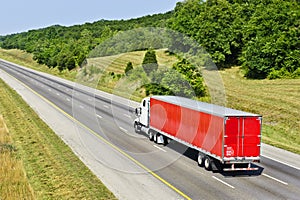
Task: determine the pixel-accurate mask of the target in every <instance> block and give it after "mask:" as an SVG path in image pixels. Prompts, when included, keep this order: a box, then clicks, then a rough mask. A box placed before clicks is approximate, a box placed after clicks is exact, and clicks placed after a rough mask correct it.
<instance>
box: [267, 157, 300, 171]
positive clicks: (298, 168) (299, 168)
mask: <svg viewBox="0 0 300 200" xmlns="http://www.w3.org/2000/svg"><path fill="white" fill-rule="evenodd" d="M262 156H263V157H265V158H268V159H270V160H274V161H275V162H279V163H281V164H284V165H286V166H289V167H292V168H295V169H297V170H300V167H296V166H294V165H291V164H288V163H285V162H282V161H280V160H277V159H275V158H271V157H269V156H265V155H262Z"/></svg>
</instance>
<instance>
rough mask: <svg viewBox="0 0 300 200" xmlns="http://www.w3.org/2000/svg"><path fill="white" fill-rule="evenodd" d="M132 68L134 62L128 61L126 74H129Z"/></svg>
mask: <svg viewBox="0 0 300 200" xmlns="http://www.w3.org/2000/svg"><path fill="white" fill-rule="evenodd" d="M131 70H133V65H132V62H128V63H127V66H126V68H125V74H126V75H129V74H130V71H131Z"/></svg>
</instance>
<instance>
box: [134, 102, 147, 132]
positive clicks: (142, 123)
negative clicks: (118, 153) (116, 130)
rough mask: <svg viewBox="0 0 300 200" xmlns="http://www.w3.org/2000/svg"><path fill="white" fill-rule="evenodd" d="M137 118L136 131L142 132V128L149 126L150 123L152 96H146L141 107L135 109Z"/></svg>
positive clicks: (135, 122) (135, 121)
mask: <svg viewBox="0 0 300 200" xmlns="http://www.w3.org/2000/svg"><path fill="white" fill-rule="evenodd" d="M135 114H136V116H137V118H136V119H135V120H134V128H135V131H136V132H140V131H141V129H142V128H143V127H144V128H149V124H150V97H147V98H144V99H143V100H142V102H141V104H140V107H138V108H136V109H135Z"/></svg>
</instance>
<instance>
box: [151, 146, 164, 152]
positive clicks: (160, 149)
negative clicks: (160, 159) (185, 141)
mask: <svg viewBox="0 0 300 200" xmlns="http://www.w3.org/2000/svg"><path fill="white" fill-rule="evenodd" d="M153 146H154V147H155V148H157V149H159V150H161V151H163V152H167V151H166V150H164V149H163V148H160V147H159V146H157V145H155V144H154V145H153Z"/></svg>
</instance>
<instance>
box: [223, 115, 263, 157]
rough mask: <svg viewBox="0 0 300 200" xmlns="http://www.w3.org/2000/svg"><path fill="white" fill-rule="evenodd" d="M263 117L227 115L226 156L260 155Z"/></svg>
mask: <svg viewBox="0 0 300 200" xmlns="http://www.w3.org/2000/svg"><path fill="white" fill-rule="evenodd" d="M260 138H261V117H227V118H226V122H225V136H224V157H227V158H228V157H259V155H260Z"/></svg>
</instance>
